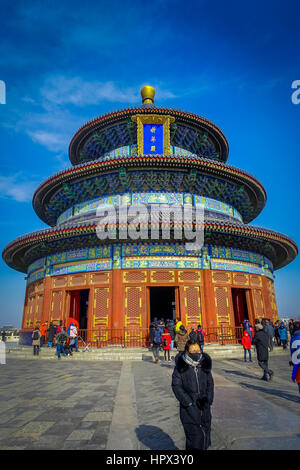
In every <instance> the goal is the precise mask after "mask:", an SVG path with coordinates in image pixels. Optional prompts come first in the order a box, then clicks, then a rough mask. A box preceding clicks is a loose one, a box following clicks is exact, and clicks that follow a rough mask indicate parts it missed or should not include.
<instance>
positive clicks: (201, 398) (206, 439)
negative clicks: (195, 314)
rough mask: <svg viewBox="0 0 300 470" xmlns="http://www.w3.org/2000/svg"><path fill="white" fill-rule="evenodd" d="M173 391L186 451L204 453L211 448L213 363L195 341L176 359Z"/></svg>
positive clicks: (188, 344) (188, 343)
mask: <svg viewBox="0 0 300 470" xmlns="http://www.w3.org/2000/svg"><path fill="white" fill-rule="evenodd" d="M175 360H176V366H175V369H174V372H173V376H172V389H173V392H174V394H175V396H176V398H177V400H178V401H179V403H180V420H181V422H182V425H183V428H184V432H185V436H186V450H192V449H195V450H196V449H197V450H199V449H200V450H206V449H208V447H209V446H210V445H211V440H210V431H211V412H210V407H211V405H212V402H213V399H214V381H213V378H212V374H211V368H212V361H211V358H210V356H209V355H208V354H205V353H201V349H200V345H199V343H198V342H197V341H195V340H189V341H187V343H186V346H185V351H184V352H183V353H179V354H178V355H177V356H176V359H175Z"/></svg>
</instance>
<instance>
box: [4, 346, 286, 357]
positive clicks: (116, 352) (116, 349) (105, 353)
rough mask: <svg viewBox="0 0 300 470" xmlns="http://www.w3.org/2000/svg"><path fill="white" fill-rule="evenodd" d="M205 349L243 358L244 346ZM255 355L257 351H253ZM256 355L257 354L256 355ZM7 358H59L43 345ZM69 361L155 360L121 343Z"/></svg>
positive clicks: (18, 349) (10, 349)
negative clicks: (35, 351)
mask: <svg viewBox="0 0 300 470" xmlns="http://www.w3.org/2000/svg"><path fill="white" fill-rule="evenodd" d="M204 351H205V352H206V353H207V354H209V355H210V356H211V358H213V359H214V358H220V359H223V358H224V359H225V358H230V357H232V358H243V348H242V346H240V345H238V344H231V345H223V346H222V345H220V344H218V343H210V344H207V345H205V347H204ZM253 353H254V355H255V352H254V351H253ZM176 354H177V350H174V351H172V352H171V358H174V357H175V356H176ZM274 354H286V351H283V349H282V348H274V349H273V352H272V355H274ZM255 356H256V355H255ZM6 358H7V359H9V358H14V359H32V360H43V359H45V360H57V355H56V349H55V348H48V347H43V348H41V350H40V354H39V356H34V355H33V348H32V347H31V346H15V347H6ZM160 358H161V359H163V351H161V352H160ZM63 359H65V360H69V361H80V360H81V361H142V360H144V361H151V362H152V361H153V354H152V351H151V350H150V349H148V348H138V347H136V348H124V347H123V346H121V345H113V346H106V347H103V348H100V349H97V348H91V349H90V350H89V351H84V350H83V348H79V352H74V353H73V356H68V357H66V358H63Z"/></svg>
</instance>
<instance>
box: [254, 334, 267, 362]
mask: <svg viewBox="0 0 300 470" xmlns="http://www.w3.org/2000/svg"><path fill="white" fill-rule="evenodd" d="M252 343H253V344H254V345H255V347H256V352H257V360H258V361H267V360H268V359H269V337H268V335H267V333H266V332H265V331H264V330H259V331H257V332H256V333H255V336H254V338H253V341H252Z"/></svg>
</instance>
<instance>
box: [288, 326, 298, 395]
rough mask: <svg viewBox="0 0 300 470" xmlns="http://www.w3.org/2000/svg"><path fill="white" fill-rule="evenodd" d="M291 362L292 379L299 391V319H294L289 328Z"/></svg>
mask: <svg viewBox="0 0 300 470" xmlns="http://www.w3.org/2000/svg"><path fill="white" fill-rule="evenodd" d="M291 334H292V337H291V344H290V351H291V359H292V360H291V362H290V364H291V365H292V366H293V372H292V381H293V382H297V383H298V389H299V393H300V321H295V322H294V324H293V329H292V330H291Z"/></svg>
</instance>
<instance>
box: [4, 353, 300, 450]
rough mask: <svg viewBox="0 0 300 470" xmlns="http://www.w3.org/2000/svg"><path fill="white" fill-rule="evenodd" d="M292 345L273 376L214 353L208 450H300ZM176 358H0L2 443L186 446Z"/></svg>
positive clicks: (274, 360) (277, 359) (274, 362)
mask: <svg viewBox="0 0 300 470" xmlns="http://www.w3.org/2000/svg"><path fill="white" fill-rule="evenodd" d="M288 360H289V357H288V353H287V354H286V356H285V355H280V356H275V355H274V356H271V360H270V364H271V368H272V369H273V370H274V371H275V377H274V379H273V381H272V382H268V383H266V382H262V381H261V380H260V377H261V375H262V374H261V371H260V369H259V367H258V365H257V364H256V363H255V362H254V363H247V364H245V363H244V362H243V361H242V360H241V359H237V358H232V359H230V358H226V359H215V360H213V377H214V381H215V400H214V404H213V407H212V415H213V429H212V447H211V449H300V407H299V403H300V400H299V393H298V388H297V385H296V384H294V383H292V382H291V381H290V374H291V370H290V368H289V366H288ZM173 367H174V363H164V362H161V363H160V364H158V365H157V364H154V363H153V362H152V361H151V360H150V358H146V359H145V360H144V361H136V362H135V361H130V362H129V361H128V362H127V361H123V362H121V361H120V362H118V361H114V362H108V361H107V362H100V361H99V362H96V361H95V362H92V361H72V358H62V360H61V361H58V360H57V361H53V360H52V361H47V360H43V361H35V360H22V359H12V358H11V359H10V358H8V360H7V364H6V365H0V450H4V449H82V450H88V449H107V450H121V449H126V450H133V449H136V450H139V449H140V450H148V449H151V450H175V451H176V450H184V448H185V438H184V433H183V429H182V426H181V423H180V420H179V407H178V403H177V401H176V399H175V397H174V395H173V393H172V390H171V388H170V384H171V376H172V371H173Z"/></svg>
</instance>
